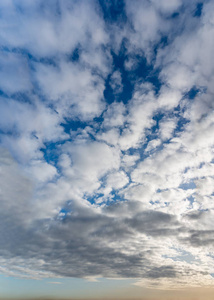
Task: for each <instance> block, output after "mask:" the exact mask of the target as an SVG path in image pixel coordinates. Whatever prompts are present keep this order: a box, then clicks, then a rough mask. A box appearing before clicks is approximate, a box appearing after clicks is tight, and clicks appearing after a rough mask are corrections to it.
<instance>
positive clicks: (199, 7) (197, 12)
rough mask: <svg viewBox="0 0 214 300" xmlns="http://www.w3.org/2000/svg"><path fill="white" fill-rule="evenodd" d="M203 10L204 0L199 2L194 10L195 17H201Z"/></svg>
mask: <svg viewBox="0 0 214 300" xmlns="http://www.w3.org/2000/svg"><path fill="white" fill-rule="evenodd" d="M202 10H203V3H202V2H199V3H197V5H196V10H195V12H194V17H197V18H199V17H200V16H201V14H202Z"/></svg>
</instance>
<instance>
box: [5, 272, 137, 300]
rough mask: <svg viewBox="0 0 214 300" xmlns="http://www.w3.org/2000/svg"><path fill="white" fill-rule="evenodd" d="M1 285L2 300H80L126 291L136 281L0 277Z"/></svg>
mask: <svg viewBox="0 0 214 300" xmlns="http://www.w3.org/2000/svg"><path fill="white" fill-rule="evenodd" d="M0 280H1V285H0V294H1V297H2V299H3V298H4V299H8V298H10V297H11V298H18V299H32V298H33V297H35V298H36V299H38V298H39V297H41V298H42V299H44V298H47V299H52V298H53V295H54V298H58V299H61V298H66V299H68V298H69V299H70V298H71V297H72V298H75V299H77V298H78V299H80V298H86V297H88V295H90V296H91V297H92V298H93V297H95V298H97V297H98V296H100V297H101V296H103V294H105V295H110V294H111V293H112V294H113V292H115V290H118V291H119V290H120V289H126V288H127V286H130V285H131V284H133V283H134V282H135V281H136V280H134V279H125V280H124V279H118V280H113V279H104V278H98V279H97V281H93V280H91V281H90V278H89V280H86V279H82V278H60V277H55V278H54V277H53V278H44V279H40V280H37V279H23V278H15V277H11V276H10V277H8V276H4V275H0Z"/></svg>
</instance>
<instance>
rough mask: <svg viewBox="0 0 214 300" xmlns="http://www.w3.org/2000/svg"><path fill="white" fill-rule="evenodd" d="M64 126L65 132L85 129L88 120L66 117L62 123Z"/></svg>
mask: <svg viewBox="0 0 214 300" xmlns="http://www.w3.org/2000/svg"><path fill="white" fill-rule="evenodd" d="M60 126H62V127H63V128H64V132H65V133H68V134H70V132H71V131H77V130H78V129H84V128H85V127H86V126H88V123H87V122H82V121H80V120H68V119H64V121H63V123H61V124H60Z"/></svg>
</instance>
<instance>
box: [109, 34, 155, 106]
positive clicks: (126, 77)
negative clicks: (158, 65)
mask: <svg viewBox="0 0 214 300" xmlns="http://www.w3.org/2000/svg"><path fill="white" fill-rule="evenodd" d="M126 42H127V41H126V40H125V39H124V40H123V42H122V44H121V48H120V51H119V53H118V54H116V53H115V52H114V51H113V49H112V51H111V55H112V58H113V72H115V71H119V72H120V73H121V77H122V84H123V90H122V92H121V93H120V94H119V95H118V94H117V95H115V94H114V91H113V90H112V88H111V86H110V79H111V75H112V74H113V72H112V74H109V76H108V77H107V80H106V83H105V90H104V97H105V100H106V102H107V103H108V104H111V103H112V102H114V101H118V102H123V103H124V104H127V103H128V101H129V100H130V99H131V98H132V95H133V91H134V87H135V84H136V83H137V82H150V83H152V85H153V86H154V90H155V92H156V93H158V91H159V90H160V87H161V82H160V80H159V70H155V69H154V68H153V66H152V65H149V64H148V63H147V60H146V58H145V56H144V55H143V53H142V55H139V54H136V55H132V57H131V58H132V59H133V60H136V62H137V67H136V68H135V69H133V70H131V71H129V70H126V68H125V61H126V60H127V59H128V58H129V57H128V55H127V47H126Z"/></svg>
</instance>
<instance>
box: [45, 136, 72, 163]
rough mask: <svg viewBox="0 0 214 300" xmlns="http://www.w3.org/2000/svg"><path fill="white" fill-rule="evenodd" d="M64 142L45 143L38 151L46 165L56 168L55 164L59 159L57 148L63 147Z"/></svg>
mask: <svg viewBox="0 0 214 300" xmlns="http://www.w3.org/2000/svg"><path fill="white" fill-rule="evenodd" d="M65 142H66V141H65V140H64V141H58V142H45V143H44V147H42V148H41V149H40V151H41V152H43V155H44V159H45V160H46V162H47V163H49V164H52V165H54V166H55V167H57V162H58V158H59V148H58V147H59V146H60V145H63V144H64V143H65Z"/></svg>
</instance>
